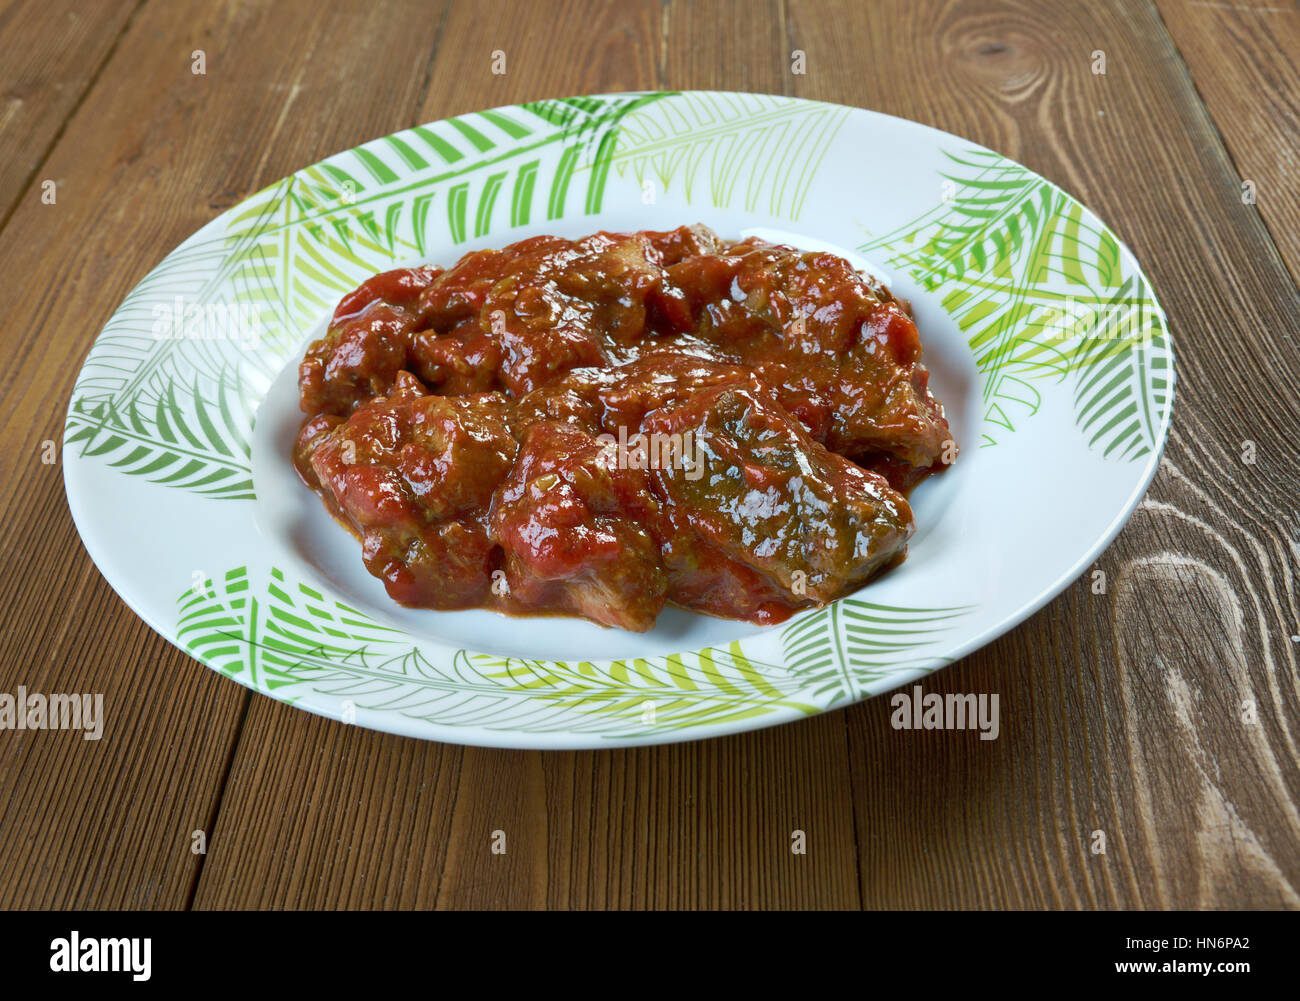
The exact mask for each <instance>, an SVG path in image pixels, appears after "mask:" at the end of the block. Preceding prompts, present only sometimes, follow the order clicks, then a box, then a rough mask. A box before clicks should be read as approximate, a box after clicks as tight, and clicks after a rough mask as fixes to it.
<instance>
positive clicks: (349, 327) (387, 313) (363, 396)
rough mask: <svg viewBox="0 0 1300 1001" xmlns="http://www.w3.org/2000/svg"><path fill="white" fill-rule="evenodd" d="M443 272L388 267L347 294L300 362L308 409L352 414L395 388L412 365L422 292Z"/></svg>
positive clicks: (303, 403) (301, 388)
mask: <svg viewBox="0 0 1300 1001" xmlns="http://www.w3.org/2000/svg"><path fill="white" fill-rule="evenodd" d="M441 274H442V268H435V267H422V268H398V269H397V270H394V271H385V272H384V273H383V274H378V275H375V277H373V278H371V279H370V280H369V281H367V282H365V283H363V284H362V285H361V286H360V287H358V288H357V289H356V290H355V291H354V292H351V293H349V294H348V295H346V296H344V297H343V300H342V301H341V302H340V303H339V305H338V308H337V309H335V311H334V316H333V318H332V319H331V320H330V325H329V329H328V330H327V331H326V333H325V336H324V337H322V338H320V339H319V340H316V341H313V342H312V343H311V344H310V345H309V346H308V348H307V351H306V353H305V354H304V356H303V360H302V363H301V364H300V365H299V366H298V399H299V404H300V406H301V407H302V410H303V412H304V413H307V414H310V415H312V416H315V415H317V414H322V413H326V414H335V415H337V416H340V417H346V416H347V415H348V414H350V413H351V412H352V411H353V410H354V409H355V408H356V407H358V406H360V405H361V404H362V403H364V402H366V401H367V400H370V399H373V398H374V397H375V396H379V395H382V394H384V393H387V392H388V391H389V389H391V388H392V385H393V380H394V379H395V378H396V377H397V373H398V372H400V371H402V369H404V368H405V367H406V359H407V354H408V353H409V350H410V344H411V335H412V331H413V330H414V329H415V327H416V323H417V321H418V316H417V314H416V312H415V311H414V310H415V307H416V305H417V303H418V301H419V297H420V294H421V293H422V292H423V290H424V289H426V288H427V287H428V286H429V285H430V284H431V283H432V282H433V281H434V280H435V279H436V278H437V277H438V276H439V275H441Z"/></svg>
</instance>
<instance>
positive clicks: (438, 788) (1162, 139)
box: [0, 0, 1300, 908]
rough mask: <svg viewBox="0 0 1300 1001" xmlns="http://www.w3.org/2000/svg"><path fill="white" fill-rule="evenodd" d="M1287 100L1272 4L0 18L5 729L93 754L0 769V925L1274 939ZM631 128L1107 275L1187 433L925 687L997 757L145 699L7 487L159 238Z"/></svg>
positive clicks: (0, 548) (1295, 349) (33, 479)
mask: <svg viewBox="0 0 1300 1001" xmlns="http://www.w3.org/2000/svg"><path fill="white" fill-rule="evenodd" d="M196 49H202V50H204V52H205V54H206V60H207V73H206V75H202V76H196V75H195V74H193V73H192V72H191V59H192V53H193V51H194V50H196ZM494 49H504V50H505V51H506V52H507V56H508V72H507V73H506V74H505V75H504V76H497V75H493V74H492V73H491V72H490V58H491V52H492V50H494ZM796 49H798V50H802V51H803V52H805V53H806V69H807V72H806V74H804V75H793V74H791V72H790V68H791V53H792V51H793V50H796ZM1097 51H1102V52H1104V53H1105V58H1106V73H1105V74H1104V75H1099V74H1095V73H1094V72H1093V71H1092V66H1093V63H1094V53H1096V52H1097ZM1297 66H1300V8H1297V5H1296V4H1295V3H1294V2H1291V0H1266V2H1243V0H1239V2H1232V3H1198V2H1191V0H1158V2H1156V3H1153V2H1150V0H1132V2H1098V3H1087V4H1078V3H1072V2H1063V0H1057V2H1045V0H1044V2H1028V0H1026V2H1024V3H1010V2H1007V3H984V2H973V0H967V2H960V3H948V2H940V0H924V2H922V0H898V2H892V0H891V2H859V3H829V2H817V0H775V2H771V3H766V4H763V3H739V2H738V3H732V4H722V3H718V4H701V3H686V2H682V0H666V2H660V0H643V2H629V3H595V2H576V0H573V2H556V3H534V4H526V5H523V4H504V3H482V2H479V3H474V4H462V3H454V4H446V3H426V4H421V3H414V2H410V3H406V2H394V3H387V4H369V3H367V4H356V5H343V4H319V3H306V2H303V3H271V2H232V3H226V4H209V3H200V2H176V0H139V2H136V3H134V4H132V3H129V2H127V3H108V2H104V3H95V4H72V3H56V2H51V0H42V2H41V3H31V2H19V3H12V2H11V3H8V4H5V5H4V6H2V7H0V145H3V148H4V149H5V150H6V154H5V157H4V159H3V162H0V220H3V222H2V226H3V228H0V273H3V274H4V275H5V276H6V288H7V290H8V299H9V302H8V304H7V309H6V313H5V319H4V325H3V344H4V346H5V349H6V351H7V358H8V360H9V361H8V364H6V365H4V366H2V367H0V437H2V440H3V441H4V442H5V448H4V450H3V453H2V455H0V514H2V517H0V558H2V559H3V566H4V571H3V574H0V609H3V612H2V613H0V614H3V617H4V621H3V629H0V692H5V691H7V692H13V691H15V690H16V688H17V686H18V685H25V686H26V687H27V688H28V689H29V690H40V691H97V692H103V693H105V698H106V702H107V704H108V706H109V712H110V724H109V730H108V731H107V732H106V734H105V737H104V739H102V740H100V741H98V742H87V741H82V740H80V739H78V738H76V737H75V735H70V734H66V733H62V734H61V733H57V732H55V733H41V732H25V733H17V732H12V731H4V732H0V906H4V907H21V908H36V907H107V908H115V907H157V908H186V907H195V908H225V907H367V908H392V907H422V908H433V907H437V908H460V907H509V906H514V907H552V908H603V907H617V908H644V907H674V908H690V907H723V908H740V907H810V908H828V907H850V908H856V907H1067V908H1116V907H1118V908H1136V907H1162V908H1163V907H1288V908H1300V751H1298V749H1297V742H1298V741H1300V683H1298V680H1297V658H1298V657H1300V639H1293V637H1300V599H1298V598H1297V586H1296V582H1297V574H1298V573H1300V475H1298V474H1297V462H1298V460H1300V456H1298V455H1297V452H1298V451H1300V404H1298V403H1297V397H1298V395H1300V393H1298V391H1297V386H1300V291H1298V290H1297V286H1296V281H1295V278H1296V276H1297V274H1300V242H1297V233H1300V216H1298V215H1297V213H1298V212H1300V209H1298V208H1297V206H1298V205H1300V169H1297V168H1298V166H1300V164H1298V161H1300V134H1298V129H1297V120H1298V116H1300V113H1298V112H1297V102H1298V100H1300V98H1298V96H1297V95H1298V94H1300V79H1298V77H1297ZM644 88H675V89H686V88H728V89H738V90H756V91H766V92H772V93H785V94H791V95H797V96H804V97H812V98H818V99H822V100H829V101H837V102H841V103H845V104H851V105H857V106H861V107H868V108H873V109H876V110H880V111H884V112H888V113H890V114H895V115H901V116H904V117H906V118H911V119H915V120H917V121H921V122H925V123H928V124H931V125H934V126H937V127H938V128H942V129H946V130H948V131H951V132H953V133H956V134H958V135H961V136H965V137H967V138H969V139H971V140H974V141H976V142H980V143H983V144H985V145H987V146H990V147H992V148H994V149H997V150H999V151H1000V152H1002V153H1005V154H1006V155H1008V156H1011V157H1014V158H1016V159H1018V160H1020V161H1022V162H1023V163H1025V164H1027V165H1028V166H1030V167H1031V168H1033V169H1035V170H1037V171H1039V172H1041V173H1042V174H1044V175H1045V176H1047V177H1048V178H1050V179H1052V180H1054V181H1056V182H1058V183H1059V184H1061V185H1062V186H1064V187H1065V188H1066V189H1067V190H1069V191H1070V192H1071V193H1072V194H1074V195H1075V196H1077V197H1078V198H1080V200H1082V201H1083V202H1084V203H1085V204H1087V205H1088V206H1089V207H1091V208H1092V209H1094V210H1095V211H1097V212H1098V213H1099V214H1100V215H1101V216H1102V218H1104V219H1105V220H1106V221H1107V222H1108V223H1109V224H1110V225H1111V226H1112V227H1113V228H1114V229H1115V231H1116V232H1117V233H1118V234H1119V236H1120V237H1121V238H1122V239H1123V240H1124V241H1125V242H1126V243H1127V244H1128V245H1129V246H1130V247H1131V248H1132V249H1133V251H1134V252H1135V253H1136V255H1137V257H1138V259H1139V260H1140V261H1142V263H1143V265H1144V267H1145V269H1146V271H1147V273H1148V275H1149V276H1150V278H1151V281H1152V283H1153V285H1154V288H1155V290H1156V291H1157V294H1158V295H1159V297H1160V299H1161V302H1162V304H1163V305H1164V307H1165V309H1166V310H1167V312H1168V314H1169V318H1170V325H1171V329H1172V332H1173V336H1174V345H1175V352H1176V357H1177V372H1178V392H1177V398H1176V401H1175V408H1174V424H1173V432H1172V434H1171V437H1170V441H1169V446H1168V449H1167V451H1166V454H1165V458H1164V461H1163V463H1162V466H1161V469H1160V472H1159V474H1158V475H1157V477H1156V480H1155V482H1154V484H1153V485H1152V488H1151V491H1150V493H1149V495H1148V497H1147V499H1146V500H1145V501H1144V502H1143V503H1142V505H1141V506H1140V508H1139V509H1138V511H1137V513H1136V514H1135V515H1134V517H1133V519H1132V520H1131V522H1130V523H1129V524H1128V526H1127V527H1126V528H1125V529H1124V531H1123V532H1122V533H1121V534H1120V536H1119V538H1118V539H1117V540H1116V542H1115V543H1114V545H1113V546H1112V547H1111V548H1110V549H1109V550H1107V551H1106V552H1105V553H1104V554H1103V555H1102V556H1101V557H1100V559H1099V561H1098V563H1097V568H1098V569H1102V570H1104V571H1105V572H1106V573H1107V576H1108V580H1109V582H1110V586H1109V587H1108V589H1107V593H1106V594H1105V595H1094V594H1093V593H1092V592H1091V589H1090V587H1089V586H1088V585H1087V578H1085V579H1084V581H1081V582H1080V583H1078V584H1076V585H1074V586H1073V587H1071V588H1069V589H1068V590H1067V591H1066V592H1065V593H1064V594H1063V595H1061V597H1060V598H1058V599H1057V600H1056V601H1054V602H1052V603H1051V604H1050V605H1048V606H1047V607H1046V608H1045V609H1044V610H1043V611H1041V612H1040V613H1038V614H1037V615H1035V616H1034V617H1033V618H1032V619H1031V620H1029V621H1028V622H1027V623H1025V624H1024V625H1022V626H1021V627H1019V628H1018V629H1016V630H1014V631H1012V632H1011V633H1010V634H1008V635H1007V636H1005V637H1003V638H1002V639H1000V640H998V641H996V642H995V643H993V644H991V645H989V646H988V647H986V648H985V649H983V650H981V651H979V652H978V653H976V654H974V655H973V656H970V657H968V658H966V659H965V660H963V661H961V662H960V663H958V664H956V665H954V666H953V667H952V668H950V669H948V670H945V671H943V672H941V673H939V674H937V675H934V676H933V677H932V678H931V679H930V680H929V681H928V682H927V688H928V689H930V690H933V691H939V692H963V691H982V692H998V693H1000V696H1001V702H1002V731H1001V736H1000V737H999V739H998V740H996V741H980V740H978V739H977V736H976V734H974V733H962V732H943V731H929V732H920V733H912V732H906V731H895V730H893V729H891V728H890V726H889V724H888V704H887V702H886V701H885V700H879V699H878V700H875V701H873V702H869V703H865V704H862V705H858V706H854V707H851V708H849V709H846V710H842V711H838V712H834V713H829V714H826V715H823V716H818V717H815V718H812V719H809V720H807V721H804V722H801V723H797V724H793V725H789V726H784V727H780V728H777V729H773V730H765V731H760V732H757V733H751V734H744V735H739V736H735V737H730V738H724V739H720V740H713V741H708V742H704V743H693V744H685V745H674V746H670V747H662V748H647V749H635V750H610V751H602V752H595V753H587V752H583V753H533V752H517V751H493V750H483V749H475V748H462V747H457V746H452V745H442V744H435V743H424V742H419V741H413V740H408V739H404V738H398V737H393V736H388V735H384V734H378V733H373V732H369V731H365V730H360V729H357V728H355V727H346V726H343V725H340V724H337V723H334V722H330V721H327V720H324V719H320V718H317V717H314V716H310V715H308V714H306V713H303V712H300V711H297V710H294V709H292V708H289V707H287V706H284V705H281V704H279V703H276V702H274V701H272V700H270V699H268V698H265V697H262V696H254V695H251V694H250V693H248V692H247V691H245V690H244V689H242V688H240V687H238V686H236V685H235V684H233V683H231V682H229V681H226V680H224V679H222V678H220V677H218V676H217V675H216V674H215V673H213V672H211V671H209V670H208V669H207V668H204V667H202V666H201V665H199V664H198V663H197V662H195V661H193V660H191V659H190V658H188V657H186V656H185V655H183V654H181V653H180V652H178V651H177V650H175V649H174V648H172V647H171V646H170V645H169V644H167V643H166V642H164V641H163V640H162V639H160V638H159V637H157V636H156V635H154V634H153V633H152V632H151V631H150V630H149V629H148V627H146V626H145V625H144V623H143V622H141V621H140V620H139V619H137V618H136V617H135V616H134V615H133V614H132V613H131V612H130V610H129V609H127V607H126V606H125V605H124V604H123V603H122V602H121V601H120V600H119V599H118V598H117V596H116V595H115V594H114V593H113V592H112V590H111V589H110V588H109V586H108V585H107V584H106V583H105V581H104V580H103V578H102V577H101V576H100V575H99V573H98V571H97V570H96V569H95V567H94V565H93V564H92V563H91V562H90V560H89V558H88V557H87V556H86V554H85V551H84V550H83V549H82V547H81V544H80V541H79V539H78V537H77V534H76V530H75V528H74V526H73V524H72V521H71V518H70V516H69V514H68V510H67V506H66V503H65V501H64V497H63V484H62V477H61V472H60V468H59V466H58V465H57V464H52V465H47V464H44V463H42V462H41V449H42V443H43V442H45V441H47V440H53V441H58V440H59V439H60V437H61V428H62V421H63V415H64V411H65V409H66V406H67V400H68V395H69V392H70V390H71V388H72V383H73V379H74V378H75V375H76V371H77V368H78V367H79V363H80V360H81V358H82V357H83V356H84V354H85V352H86V351H87V349H88V348H89V346H90V344H91V342H92V341H93V339H94V337H95V335H96V334H97V333H98V331H99V330H100V329H101V327H102V326H103V324H104V323H105V322H106V321H107V319H108V317H109V316H110V315H111V314H112V312H113V310H114V309H115V308H116V306H117V305H118V304H119V303H120V301H121V300H122V298H123V297H124V296H125V295H126V293H127V292H128V291H129V290H130V289H131V287H132V286H133V285H134V284H135V283H136V282H137V281H139V280H140V279H141V278H142V277H143V276H144V275H145V274H147V273H148V271H149V270H150V269H151V268H152V267H153V266H154V265H156V264H157V263H158V261H160V260H161V259H162V257H163V256H164V255H165V254H166V253H167V252H168V251H169V250H171V249H172V248H173V247H174V246H176V244H178V243H179V242H180V241H181V240H182V239H183V238H184V237H185V236H187V235H188V234H189V233H191V232H192V231H194V230H195V229H197V228H198V227H199V226H200V225H201V224H203V223H204V222H206V221H207V220H209V219H211V218H213V217H214V216H215V215H217V214H218V213H219V212H221V211H222V210H224V209H226V208H228V207H230V206H231V205H234V204H236V203H237V202H238V201H239V200H241V199H242V198H244V197H246V196H247V195H249V194H251V193H252V192H254V191H256V190H257V189H259V188H261V187H262V186H264V185H266V184H267V183H269V182H271V181H273V180H275V179H277V178H279V177H281V176H282V175H284V174H286V173H288V172H290V171H292V170H295V169H297V168H299V167H302V166H305V165H307V164H309V163H312V162H314V161H315V160H318V159H320V158H321V157H323V156H325V155H327V154H329V153H332V152H335V151H337V150H340V149H344V148H347V147H350V146H353V145H355V144H357V143H358V142H361V141H363V140H365V139H368V138H372V137H374V136H378V135H382V134H385V133H388V132H391V131H393V130H396V129H400V128H404V127H407V126H410V125H413V124H417V123H419V122H421V121H427V120H432V119H438V118H443V117H446V116H448V115H451V114H456V113H460V112H465V111H470V110H474V109H477V108H483V107H490V106H493V105H497V104H502V103H507V102H513V101H519V100H525V99H533V98H540V97H553V96H562V95H565V94H572V93H583V92H593V91H610V90H624V89H644ZM46 180H54V181H55V190H56V192H57V198H56V202H55V204H53V205H50V204H45V203H43V202H42V199H41V194H42V190H43V182H44V181H46ZM1244 181H1251V182H1253V190H1254V194H1255V198H1254V201H1253V203H1251V202H1250V201H1249V200H1243V198H1242V193H1243V187H1242V185H1243V182H1244ZM1288 267H1289V270H1288ZM1246 442H1252V443H1254V449H1255V462H1254V463H1253V464H1252V463H1247V462H1245V461H1243V458H1242V456H1243V453H1244V451H1245V449H1246V444H1245V443H1246ZM1247 702H1250V703H1252V704H1253V706H1254V707H1255V712H1256V717H1257V722H1254V723H1248V722H1244V721H1243V716H1248V715H1249V714H1246V713H1244V712H1243V708H1242V707H1243V704H1244V703H1247ZM796 828H797V829H801V830H804V831H805V832H806V833H807V838H808V854H807V855H804V856H796V855H792V854H791V852H790V850H789V839H790V832H791V831H792V830H794V829H796ZM496 829H502V830H505V831H506V832H507V836H508V839H509V851H508V853H507V854H506V855H504V856H503V855H494V854H492V853H491V852H490V850H489V837H490V832H491V831H493V830H496ZM195 830H203V831H205V832H207V838H208V845H207V849H208V850H207V854H206V855H195V854H193V853H192V851H191V834H192V832H193V831H195ZM1096 830H1103V831H1105V832H1106V844H1107V850H1106V853H1105V854H1104V855H1098V854H1094V853H1093V852H1092V851H1090V844H1091V840H1092V832H1093V831H1096Z"/></svg>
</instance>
